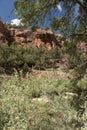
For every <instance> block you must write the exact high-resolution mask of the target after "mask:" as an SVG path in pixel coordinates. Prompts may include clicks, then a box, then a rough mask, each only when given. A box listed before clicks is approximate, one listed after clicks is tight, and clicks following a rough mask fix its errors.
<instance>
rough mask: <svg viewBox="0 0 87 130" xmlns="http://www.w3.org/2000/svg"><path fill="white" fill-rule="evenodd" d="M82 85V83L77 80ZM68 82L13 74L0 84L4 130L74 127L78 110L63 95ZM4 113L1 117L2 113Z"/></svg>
mask: <svg viewBox="0 0 87 130" xmlns="http://www.w3.org/2000/svg"><path fill="white" fill-rule="evenodd" d="M80 84H81V83H80ZM69 85H70V82H69V81H62V80H58V79H55V78H54V79H51V80H50V77H49V78H48V75H47V76H46V77H42V78H41V79H37V78H34V77H32V79H31V80H29V79H26V80H21V81H19V80H18V79H17V75H15V77H14V76H13V77H12V78H11V79H10V80H9V81H6V82H4V83H2V85H1V90H0V93H1V97H0V102H1V105H0V117H1V120H0V124H1V129H2V130H3V129H4V130H9V129H11V130H60V129H61V130H65V129H67V130H75V129H78V128H79V127H77V126H76V125H77V124H81V123H80V122H76V120H77V113H76V111H75V110H74V109H73V107H71V106H70V99H68V98H65V94H64V92H65V91H67V90H68V89H67V88H66V86H69ZM2 115H3V116H2Z"/></svg>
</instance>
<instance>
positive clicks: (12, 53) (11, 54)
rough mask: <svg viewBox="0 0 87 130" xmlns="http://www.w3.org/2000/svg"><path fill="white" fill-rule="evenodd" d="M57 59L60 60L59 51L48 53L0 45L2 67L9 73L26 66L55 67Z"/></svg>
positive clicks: (38, 67)
mask: <svg viewBox="0 0 87 130" xmlns="http://www.w3.org/2000/svg"><path fill="white" fill-rule="evenodd" d="M56 59H58V60H59V59H60V55H59V52H58V50H57V49H53V50H50V51H48V50H46V49H43V48H29V47H26V46H25V47H22V46H20V47H19V46H17V45H16V44H15V43H14V44H12V45H11V46H10V47H8V46H6V45H0V67H1V69H2V68H4V70H5V71H6V72H9V73H12V72H13V68H15V69H18V68H20V69H23V66H24V67H25V64H27V66H28V67H34V68H36V69H45V68H47V67H53V66H56Z"/></svg>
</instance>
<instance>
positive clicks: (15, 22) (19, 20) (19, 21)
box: [11, 18, 23, 26]
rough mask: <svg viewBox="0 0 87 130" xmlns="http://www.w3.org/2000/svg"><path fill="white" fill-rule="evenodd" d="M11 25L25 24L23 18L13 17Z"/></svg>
mask: <svg viewBox="0 0 87 130" xmlns="http://www.w3.org/2000/svg"><path fill="white" fill-rule="evenodd" d="M11 25H16V26H20V25H23V24H22V22H21V19H17V18H16V19H12V20H11Z"/></svg>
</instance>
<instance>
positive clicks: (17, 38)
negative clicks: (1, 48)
mask: <svg viewBox="0 0 87 130" xmlns="http://www.w3.org/2000/svg"><path fill="white" fill-rule="evenodd" d="M12 42H16V43H17V44H18V45H21V46H25V45H26V46H28V47H37V48H38V47H44V48H47V49H48V50H50V49H53V48H56V47H58V48H61V47H62V46H63V45H64V40H63V38H62V36H61V35H60V34H56V33H53V32H52V31H51V30H49V29H45V28H38V29H36V30H35V31H32V30H29V29H21V28H13V27H11V28H7V26H6V25H5V24H4V23H3V22H2V21H0V43H8V45H10V44H11V43H12ZM78 48H79V49H81V50H82V51H83V52H84V53H87V43H84V42H80V43H79V44H78Z"/></svg>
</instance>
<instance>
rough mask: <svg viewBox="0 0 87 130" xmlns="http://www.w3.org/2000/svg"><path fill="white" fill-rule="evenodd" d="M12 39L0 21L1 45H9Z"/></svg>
mask: <svg viewBox="0 0 87 130" xmlns="http://www.w3.org/2000/svg"><path fill="white" fill-rule="evenodd" d="M13 41H14V39H13V37H12V36H11V34H10V31H9V30H8V29H7V27H6V26H5V24H3V22H2V21H1V20H0V42H2V43H8V45H10V43H11V42H13Z"/></svg>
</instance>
